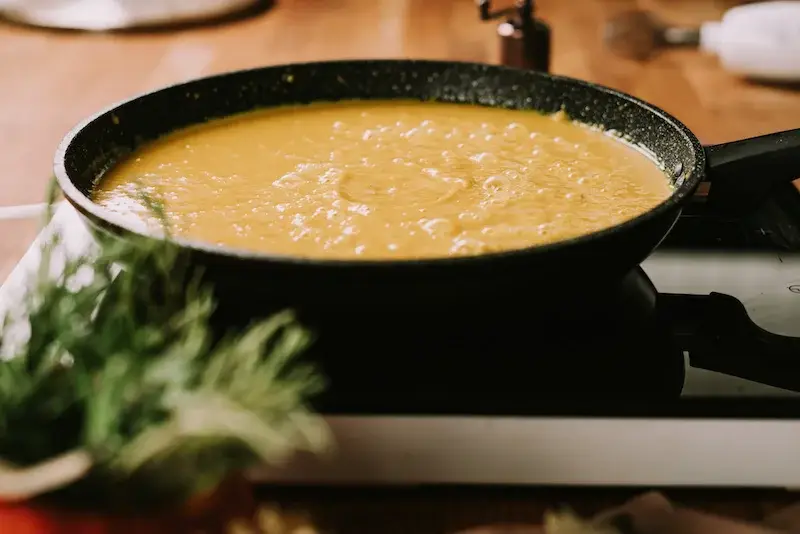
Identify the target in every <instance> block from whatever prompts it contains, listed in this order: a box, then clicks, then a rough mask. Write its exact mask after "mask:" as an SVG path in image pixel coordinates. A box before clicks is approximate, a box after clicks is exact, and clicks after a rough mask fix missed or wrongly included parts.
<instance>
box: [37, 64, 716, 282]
mask: <svg viewBox="0 0 800 534" xmlns="http://www.w3.org/2000/svg"><path fill="white" fill-rule="evenodd" d="M336 65H342V66H353V65H360V66H364V67H368V66H371V67H378V66H384V67H388V66H393V68H401V69H402V68H407V67H413V66H415V65H424V66H428V67H435V68H438V69H441V70H442V71H444V70H445V69H448V68H452V67H453V66H458V67H461V68H475V69H485V70H487V71H488V72H503V71H519V70H520V69H515V68H511V67H505V66H500V65H487V64H482V63H474V62H460V61H433V60H405V59H386V60H383V59H381V60H369V59H363V60H336V61H313V62H303V63H289V64H282V65H274V66H269V67H259V68H254V69H245V70H238V71H232V72H227V73H223V74H217V75H213V76H207V77H203V78H196V79H193V80H190V81H186V82H181V83H177V84H173V85H168V86H165V87H161V88H159V89H155V90H152V91H147V92H144V93H141V94H139V95H136V96H133V97H131V98H128V99H126V100H123V101H120V102H117V103H115V104H112V105H111V106H108V107H107V108H105V109H103V110H101V111H99V112H97V113H95V114H94V115H92V116H90V117H88V118H86V119H84V120H83V121H81V122H79V123H78V124H77V125H75V126H74V127H73V128H72V129H71V130H70V131H69V132H68V133H67V134H66V135H65V136H64V138H63V139H62V141H61V142H60V143H59V145H58V147H57V149H56V152H55V158H54V163H53V168H54V173H55V177H56V180H57V182H58V185H59V187H60V188H61V190H62V191H63V193H64V196H65V197H66V199H67V200H68V201H69V202H70V204H72V205H73V206H74V207H75V208H76V209H78V211H81V212H83V213H84V215H89V216H91V217H93V218H95V219H96V220H99V221H102V222H104V223H106V224H110V225H111V227H112V228H113V229H114V230H115V231H119V230H123V231H124V232H128V233H132V234H134V235H139V236H143V237H151V238H158V235H157V234H156V233H154V232H146V231H142V229H141V228H136V227H134V225H132V224H131V223H130V221H129V220H126V218H125V217H122V216H119V215H117V214H115V213H113V212H111V211H109V210H106V209H105V208H103V207H101V206H100V205H98V204H96V203H94V202H92V200H91V199H90V198H89V197H88V196H87V195H85V194H83V193H82V192H81V191H80V190H79V189H78V188H77V187H76V186H75V184H74V183H73V181H72V179H71V178H70V176H69V173H68V172H67V169H66V166H65V162H66V155H67V151H68V150H69V148H70V147H71V145H72V143H73V142H74V140H75V138H76V137H77V136H78V135H79V134H80V133H81V132H82V131H83V130H84V129H85V128H86V127H87V126H89V125H90V124H92V123H93V122H95V121H97V120H99V119H101V118H103V117H105V116H107V115H109V114H112V113H114V111H115V110H117V109H118V108H120V107H121V106H124V105H126V104H128V103H131V102H133V101H135V100H140V99H146V98H148V97H150V96H154V95H157V94H158V93H160V92H162V91H166V90H170V89H172V90H176V89H184V90H190V89H191V88H192V86H193V85H194V84H197V83H214V82H221V83H222V82H224V81H225V80H226V79H230V78H236V77H243V78H244V77H247V76H248V75H250V74H255V73H262V72H267V71H275V72H280V71H281V70H287V69H292V68H297V67H305V68H312V69H313V68H314V67H319V68H322V67H326V66H327V67H330V66H336ZM525 72H526V75H529V76H534V77H538V78H541V79H550V80H553V81H560V82H562V83H568V84H571V85H574V86H576V87H579V88H581V89H584V90H586V91H589V92H596V93H600V94H602V95H604V96H610V97H613V98H617V99H620V100H623V101H626V102H628V103H630V104H633V105H635V106H637V107H639V108H642V109H644V110H646V111H647V112H649V113H651V114H652V115H654V116H655V117H656V118H657V119H658V120H660V121H662V122H664V123H665V124H667V125H668V126H670V127H671V128H674V129H675V130H677V132H678V133H679V134H681V135H682V137H683V138H684V139H685V140H686V142H687V145H688V146H689V147H691V149H692V151H693V153H694V156H695V164H694V167H693V168H692V169H688V170H687V169H684V179H683V181H682V183H681V184H680V185H678V186H677V187H676V189H675V191H674V192H673V194H672V195H671V196H670V197H668V198H667V199H665V200H664V201H663V202H661V203H660V204H658V205H657V206H656V207H655V208H653V209H651V210H649V211H647V212H645V213H643V214H642V215H639V216H637V217H635V218H633V219H629V220H627V221H625V222H623V223H620V224H618V225H615V226H611V227H608V228H604V229H602V230H599V231H597V232H592V233H590V234H584V235H581V236H578V237H575V238H571V239H566V240H563V241H556V242H554V243H548V244H545V245H535V246H531V247H526V248H520V249H512V250H505V251H500V252H491V253H487V254H479V255H474V256H458V257H440V258H420V259H388V260H380V259H325V258H309V257H301V256H291V255H281V254H268V253H262V252H254V251H250V250H247V249H239V248H233V247H226V246H219V245H213V244H209V243H206V242H203V241H196V240H191V239H183V238H178V237H176V238H173V241H174V242H175V243H176V244H178V245H179V246H181V247H183V248H186V249H189V250H190V251H194V252H201V253H203V254H206V255H209V256H212V257H219V258H236V259H239V260H244V261H249V262H273V263H275V262H280V263H284V264H287V265H291V264H295V265H313V266H316V267H329V268H334V269H336V268H347V267H353V268H356V267H360V268H365V267H369V268H379V269H382V268H386V269H389V268H401V267H405V268H408V267H417V268H436V267H443V266H448V265H452V266H454V267H455V266H458V265H465V264H471V265H474V264H477V263H483V262H493V261H503V260H511V259H515V258H518V257H520V256H525V257H527V258H530V257H532V256H539V255H545V254H549V253H556V252H563V251H565V250H567V249H573V248H576V247H580V246H581V245H588V244H591V243H592V242H594V241H598V240H602V239H605V238H607V237H610V236H612V235H614V234H617V233H619V232H624V231H626V230H629V229H633V228H635V227H636V226H638V225H640V224H642V223H645V222H647V221H650V220H652V219H656V218H658V217H659V216H661V215H664V214H666V213H667V212H669V211H671V210H674V209H676V208H678V207H680V205H682V204H683V203H684V202H685V201H686V200H688V198H689V197H691V195H692V194H693V193H694V190H695V189H696V187H697V185H698V184H699V183H700V181H701V180H702V179H703V176H704V173H705V165H706V157H705V151H704V150H703V147H702V145H701V144H700V142H699V140H698V139H697V137H696V136H695V135H694V134H693V133H692V131H691V130H689V128H688V127H687V126H686V125H684V124H683V123H682V122H681V121H679V120H677V119H676V118H675V117H673V116H672V115H670V114H669V113H667V112H666V111H664V110H662V109H660V108H658V107H656V106H654V105H652V104H650V103H648V102H645V101H644V100H640V99H638V98H636V97H633V96H631V95H629V94H627V93H623V92H621V91H617V90H615V89H611V88H609V87H605V86H602V85H598V84H594V83H592V82H587V81H583V80H578V79H575V78H570V77H567V76H559V75H552V74H545V73H540V72H533V71H525ZM620 133H621V134H622V135H624V134H625V132H620ZM656 155H657V156H658V155H659V154H656ZM665 235H666V233H665Z"/></svg>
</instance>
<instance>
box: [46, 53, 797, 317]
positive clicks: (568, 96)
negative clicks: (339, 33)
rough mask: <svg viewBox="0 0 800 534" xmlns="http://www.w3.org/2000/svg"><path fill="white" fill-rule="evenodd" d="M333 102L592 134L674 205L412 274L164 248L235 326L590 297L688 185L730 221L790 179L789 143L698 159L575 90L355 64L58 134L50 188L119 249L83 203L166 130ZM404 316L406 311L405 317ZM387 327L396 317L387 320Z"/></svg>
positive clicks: (249, 80) (475, 70)
mask: <svg viewBox="0 0 800 534" xmlns="http://www.w3.org/2000/svg"><path fill="white" fill-rule="evenodd" d="M342 99H417V100H437V101H445V102H457V103H470V104H479V105H484V106H493V107H504V108H514V109H532V110H538V111H540V112H545V113H548V112H555V111H558V110H559V109H562V108H563V109H564V110H565V111H566V112H567V113H568V114H569V116H570V117H572V118H574V119H576V120H578V121H581V122H583V123H589V124H599V125H603V126H604V127H605V128H606V129H607V130H612V131H614V132H617V133H618V134H619V135H621V136H623V137H624V138H626V139H628V140H629V141H630V142H633V143H636V144H638V145H641V146H642V147H644V148H646V149H647V150H649V151H650V152H652V153H653V154H655V155H656V156H657V157H658V159H659V160H660V161H661V162H662V163H663V165H664V167H665V169H666V170H667V173H668V175H669V179H670V180H671V182H672V183H673V185H674V192H673V194H672V196H670V197H669V198H668V199H667V200H666V201H664V202H662V203H661V204H660V205H658V206H657V207H655V208H654V209H652V210H650V211H648V212H647V213H645V214H643V215H641V216H639V217H637V218H635V219H633V220H630V221H627V222H624V223H622V224H619V225H617V226H614V227H612V228H609V229H605V230H602V231H598V232H594V233H592V234H589V235H584V236H581V237H577V238H574V239H570V240H566V241H561V242H557V243H554V244H549V245H545V246H536V247H531V248H526V249H522V250H514V251H509V252H500V253H492V254H486V255H482V256H476V257H457V258H443V259H423V260H400V261H397V260H392V261H362V260H317V259H301V258H294V257H286V256H277V255H269V254H263V253H254V252H248V251H243V250H233V249H229V248H224V247H217V246H211V245H206V244H203V243H199V242H193V241H188V240H180V239H179V240H178V243H179V244H180V245H181V246H183V247H185V249H186V251H187V252H188V253H189V255H190V257H191V258H192V260H191V261H192V262H193V263H194V264H196V265H198V266H200V267H202V269H203V271H204V273H205V276H206V277H207V278H208V279H209V280H210V281H211V282H213V283H214V284H215V286H216V287H217V292H218V294H219V296H220V298H221V299H222V300H223V301H226V302H227V303H228V304H229V307H230V308H231V309H233V308H235V309H236V310H239V311H240V312H241V313H243V314H244V315H247V316H252V315H254V314H261V313H268V312H271V311H273V310H275V309H277V308H282V307H285V306H290V307H293V308H295V309H299V310H302V311H303V313H306V314H308V315H310V316H319V315H320V314H323V315H324V313H323V312H325V311H327V312H329V313H331V314H337V313H338V314H341V313H342V309H345V308H347V309H356V308H358V309H366V310H371V311H373V312H374V311H376V310H384V311H388V310H395V311H397V310H405V311H404V312H403V313H406V314H407V312H408V311H409V310H411V309H415V310H418V309H421V308H425V309H427V310H436V309H442V310H445V309H452V308H453V306H454V304H453V303H460V304H457V305H456V306H461V307H464V306H467V305H469V306H472V307H475V306H478V305H480V306H483V307H486V306H489V307H493V308H494V309H495V310H497V311H498V313H500V311H501V309H503V308H505V307H507V306H508V305H509V304H512V303H514V302H517V303H520V302H524V303H526V304H527V305H530V304H531V302H546V301H549V300H554V299H560V300H563V299H565V298H569V297H571V296H573V295H580V296H581V298H586V295H591V294H594V293H598V294H599V293H602V291H603V290H604V288H607V287H609V286H610V285H613V284H614V283H615V282H616V281H617V280H621V279H623V278H624V277H625V276H626V274H628V273H629V272H631V271H632V270H633V269H634V268H636V266H638V265H639V264H640V263H641V262H642V261H643V260H644V259H645V258H646V257H647V256H648V255H649V254H650V253H651V252H652V251H653V250H654V249H655V248H656V246H657V245H658V244H659V243H660V242H661V240H662V239H663V238H664V237H665V236H666V235H667V233H668V232H669V231H670V229H671V228H672V226H673V224H674V223H675V222H676V220H677V219H678V216H679V215H680V213H681V208H682V206H683V205H684V204H685V203H686V202H687V201H688V200H689V199H690V198H691V197H692V194H693V192H694V191H695V189H696V188H697V187H698V185H699V184H700V183H701V182H702V181H704V180H709V181H711V182H712V186H711V193H710V197H709V200H708V201H709V202H710V203H711V204H712V205H713V206H714V207H715V208H716V209H719V210H727V211H730V212H738V213H743V212H746V211H748V210H751V209H755V208H756V207H758V205H759V203H760V202H761V201H762V200H763V199H765V197H766V196H767V195H769V194H770V192H771V191H772V190H773V189H774V188H775V187H776V186H777V185H779V184H784V183H787V182H789V181H791V180H793V179H794V178H796V177H797V176H798V175H800V130H792V131H787V132H782V133H776V134H771V135H766V136H763V137H756V138H753V139H747V140H742V141H736V142H733V143H726V144H721V145H714V146H707V147H703V146H701V144H700V142H699V141H698V139H697V137H696V136H695V135H694V134H693V133H692V132H691V131H690V130H689V129H688V128H687V127H686V126H684V125H683V124H682V123H681V122H679V121H678V120H676V119H675V118H673V117H672V116H670V115H669V114H667V113H665V112H664V111H662V110H660V109H658V108H657V107H655V106H653V105H651V104H648V103H646V102H643V101H641V100H638V99H636V98H634V97H631V96H628V95H626V94H623V93H620V92H618V91H615V90H612V89H608V88H605V87H601V86H598V85H594V84H591V83H588V82H584V81H579V80H574V79H570V78H565V77H559V76H552V75H548V74H543V73H539V72H533V71H529V70H518V69H512V68H507V67H502V66H490V65H484V64H472V63H459V62H439V61H414V60H376V61H371V60H364V61H332V62H318V63H303V64H291V65H284V66H276V67H267V68H259V69H254V70H247V71H240V72H234V73H229V74H224V75H220V76H214V77H209V78H204V79H199V80H195V81H190V82H188V83H182V84H179V85H174V86H171V87H167V88H165V89H161V90H157V91H154V92H151V93H148V94H144V95H142V96H138V97H135V98H133V99H131V100H128V101H126V102H123V103H121V104H118V105H115V106H113V107H111V108H109V109H107V110H105V111H102V112H100V113H98V114H97V115H95V116H93V117H91V118H89V119H87V120H86V121H84V122H82V123H80V124H79V125H78V126H76V127H75V128H74V129H73V130H72V131H71V132H69V133H68V134H67V136H66V137H65V138H64V140H63V142H62V143H61V144H60V146H59V148H58V151H57V153H56V157H55V174H56V177H57V179H58V183H59V184H60V186H61V189H62V190H63V192H64V194H65V196H66V198H67V200H68V201H69V202H71V203H72V205H73V206H74V207H75V208H77V210H78V211H79V212H80V213H81V214H82V215H83V216H84V218H85V220H86V221H87V222H88V223H89V224H90V226H91V227H92V228H93V229H95V230H99V231H101V232H103V233H105V234H111V235H114V236H121V237H123V238H124V236H125V235H126V234H129V233H131V232H134V233H141V232H142V230H141V229H140V228H137V227H135V226H131V224H130V222H127V221H125V220H123V219H122V218H120V217H118V216H116V215H114V214H112V213H110V212H108V211H107V210H105V209H103V208H102V207H100V206H98V205H96V204H94V203H92V201H91V200H90V194H91V192H92V188H93V187H94V185H95V184H96V182H97V181H98V179H99V178H100V177H101V176H102V175H103V172H104V171H106V170H107V169H108V168H109V167H111V166H112V165H114V163H115V162H117V161H118V160H119V159H120V158H122V157H124V156H125V155H126V154H128V153H130V152H131V151H133V150H134V149H136V148H137V147H138V146H139V145H141V144H142V143H144V142H147V141H150V140H153V139H156V138H158V137H159V136H162V135H164V134H167V133H169V132H171V131H173V130H175V129H178V128H182V127H186V126H189V125H193V124H197V123H202V122H204V121H207V120H209V119H213V118H219V117H225V116H229V115H231V114H235V113H241V112H246V111H250V110H254V109H256V108H262V107H269V106H279V105H284V104H298V103H309V102H314V101H336V100H342ZM409 306H410V307H411V308H410V307H409ZM398 313H400V312H398Z"/></svg>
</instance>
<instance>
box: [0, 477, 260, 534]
mask: <svg viewBox="0 0 800 534" xmlns="http://www.w3.org/2000/svg"><path fill="white" fill-rule="evenodd" d="M255 510H256V501H255V498H254V496H253V492H252V488H251V486H250V484H249V483H248V482H247V481H246V480H244V479H243V478H234V479H230V480H228V481H226V482H224V483H223V484H221V485H220V486H219V487H218V488H217V489H216V490H215V491H213V492H212V493H210V494H208V495H203V496H200V497H196V498H193V499H192V500H191V501H190V502H188V503H186V504H185V505H184V506H183V507H182V508H181V509H180V510H178V511H175V512H171V513H162V514H159V515H151V516H146V517H145V516H130V515H117V516H114V515H108V514H93V513H91V512H76V511H70V510H60V509H58V508H56V507H53V506H48V505H45V504H41V503H37V502H14V503H3V502H0V531H2V532H4V533H5V532H9V533H13V534H184V533H186V534H193V533H195V532H197V531H198V530H201V529H202V531H203V532H208V533H209V534H211V533H215V532H220V533H223V532H224V531H225V526H226V525H227V524H228V523H229V522H231V521H232V520H234V519H236V518H251V517H252V516H253V514H254V513H255Z"/></svg>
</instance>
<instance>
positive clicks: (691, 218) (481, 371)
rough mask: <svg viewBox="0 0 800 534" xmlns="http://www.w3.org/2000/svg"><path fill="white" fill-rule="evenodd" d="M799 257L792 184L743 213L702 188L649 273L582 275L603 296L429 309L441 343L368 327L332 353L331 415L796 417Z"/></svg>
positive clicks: (328, 363)
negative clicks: (599, 278)
mask: <svg viewBox="0 0 800 534" xmlns="http://www.w3.org/2000/svg"><path fill="white" fill-rule="evenodd" d="M798 251H800V194H798V192H797V190H796V189H794V187H793V186H789V187H787V188H785V189H784V190H782V191H780V192H779V193H778V194H776V195H775V196H774V198H772V199H770V201H769V202H768V203H767V204H766V205H765V206H763V208H762V209H760V210H759V211H758V212H756V213H753V214H751V215H749V216H747V217H742V218H738V219H735V218H730V217H721V216H717V215H715V214H713V213H712V212H710V211H709V210H708V209H707V208H706V207H705V204H704V202H703V200H702V198H698V199H697V200H696V201H695V202H694V203H692V204H691V205H690V206H688V208H687V209H686V212H685V214H684V215H683V216H682V217H681V219H680V220H679V221H678V223H677V224H676V226H675V228H674V229H673V231H672V232H671V233H670V235H669V237H668V238H667V239H666V240H665V241H664V242H663V243H662V245H661V246H660V247H659V249H658V250H657V252H656V253H655V254H654V255H653V256H652V257H651V258H649V259H648V260H647V261H646V262H645V264H644V265H643V269H640V270H637V271H634V272H632V273H631V274H630V275H629V276H628V277H627V278H626V279H625V281H624V282H623V284H622V287H621V288H615V289H613V290H609V292H608V295H605V293H604V292H603V291H601V290H600V289H598V288H592V287H585V288H583V287H581V281H580V280H577V281H576V284H575V285H576V288H577V290H576V291H578V292H581V291H585V292H586V293H592V294H593V297H592V298H591V299H588V300H580V301H579V302H573V301H572V300H571V299H567V300H565V301H564V302H563V303H561V304H559V303H553V302H549V303H547V304H546V305H544V306H539V305H537V304H536V303H534V304H530V303H529V302H528V301H535V299H536V295H530V296H527V297H526V296H519V295H515V296H514V298H513V299H511V300H510V301H509V304H508V306H505V307H500V308H499V309H487V310H483V312H482V313H480V314H477V315H476V314H475V312H473V311H467V312H464V313H461V314H459V315H458V316H457V317H456V318H455V319H454V318H442V317H431V318H423V319H420V321H419V324H420V325H423V326H421V327H420V328H424V325H426V324H428V323H433V324H435V325H436V327H435V329H436V330H441V329H442V328H445V329H446V330H447V329H449V332H445V335H444V336H443V337H442V336H439V337H437V338H435V339H434V338H433V336H428V335H427V334H426V333H420V332H415V333H414V335H413V336H411V335H408V334H405V333H404V332H397V331H391V330H384V329H383V326H382V325H380V324H378V323H376V324H374V325H370V327H369V328H368V329H367V330H369V332H367V333H364V334H361V335H362V336H363V337H365V338H370V336H371V337H372V338H374V339H375V340H374V341H373V340H369V341H368V342H367V343H368V344H369V345H370V346H375V347H379V349H378V350H375V351H374V352H371V353H367V354H358V353H357V352H356V351H355V350H353V352H352V353H349V354H347V355H344V356H340V355H338V354H330V353H328V354H322V355H320V357H319V360H320V361H321V362H322V364H323V367H324V370H325V371H326V374H327V375H328V376H329V378H330V383H329V389H328V391H327V392H326V393H325V394H324V395H323V396H322V397H321V398H320V399H318V402H317V408H318V409H319V410H320V411H322V412H324V413H326V414H330V415H348V414H371V415H407V414H427V415H432V414H436V415H467V414H469V415H486V416H500V415H502V416H528V417H537V416H593V417H598V416H602V417H620V416H630V417H796V416H798V415H800V398H798V397H796V395H797V394H798V393H800V373H796V372H794V368H795V365H794V364H795V360H796V359H800V339H794V338H791V337H785V336H792V335H796V336H799V337H800V269H799V268H798V267H800V255H797V254H796V253H797V252H798ZM651 281H652V282H651ZM653 286H655V287H653ZM598 293H599V296H598ZM413 313H417V314H424V313H425V312H424V310H415V311H414V312H413ZM438 313H441V312H438ZM452 313H459V312H456V311H455V310H454V311H453V312H452ZM781 334H782V335H781ZM347 335H348V336H352V335H353V334H352V332H349V333H348V334H347ZM437 335H438V334H437ZM381 339H383V340H386V339H391V340H392V341H391V343H386V342H383V343H381V342H380V341H379V340H381ZM421 340H422V342H421ZM322 352H324V350H322ZM354 362H357V364H356V363H354Z"/></svg>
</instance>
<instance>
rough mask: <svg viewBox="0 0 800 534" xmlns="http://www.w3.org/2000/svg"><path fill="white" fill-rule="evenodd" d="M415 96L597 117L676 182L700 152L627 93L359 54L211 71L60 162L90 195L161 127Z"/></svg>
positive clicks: (81, 137)
mask: <svg viewBox="0 0 800 534" xmlns="http://www.w3.org/2000/svg"><path fill="white" fill-rule="evenodd" d="M395 98H396V99H406V100H407V99H416V100H435V101H442V102H454V103H469V104H478V105H485V106H499V107H504V108H511V109H534V110H537V111H540V112H543V113H552V112H556V111H558V110H560V109H563V110H564V111H566V113H567V114H568V115H569V116H570V117H571V118H573V119H575V120H577V121H579V122H582V123H585V124H592V125H600V126H602V127H603V128H604V129H606V130H608V131H613V132H615V133H618V134H620V135H621V136H623V137H624V138H625V139H626V140H627V141H629V142H631V143H634V144H636V145H639V146H641V147H642V148H644V149H646V150H647V151H649V152H651V153H652V154H653V155H654V156H655V158H656V159H657V160H658V161H659V162H660V163H661V164H662V165H664V167H665V169H666V170H667V172H668V174H669V175H671V176H672V179H673V182H674V184H675V185H676V186H678V188H677V191H678V192H680V191H681V189H683V188H682V187H681V186H682V185H684V184H685V183H686V182H687V181H693V180H687V178H688V177H689V175H690V174H691V171H692V170H696V167H699V165H698V159H700V158H701V156H700V151H699V150H698V149H699V146H697V143H696V141H695V140H694V138H693V136H691V134H690V133H689V132H688V131H686V130H685V128H683V127H682V126H681V125H680V124H679V123H677V122H675V121H672V120H671V119H670V118H668V117H667V118H665V117H664V116H662V115H661V114H660V113H659V112H658V111H657V110H653V109H648V107H645V106H643V105H642V104H640V103H638V102H637V101H635V100H633V99H630V98H628V97H626V96H624V95H621V94H618V93H615V92H612V91H608V90H605V89H603V88H600V87H597V86H593V85H591V84H588V83H584V82H577V81H575V80H570V79H565V78H559V77H551V76H547V75H543V74H539V73H536V72H533V71H523V70H516V69H508V68H504V67H496V66H488V65H477V64H469V63H446V62H424V61H420V62H418V61H360V62H359V61H356V62H327V63H309V64H298V65H290V66H282V67H270V68H264V69H258V70H252V71H242V72H236V73H232V74H227V75H222V76H217V77H212V78H205V79H201V80H197V81H193V82H189V83H186V84H181V85H177V86H172V87H169V88H166V89H163V90H160V91H156V92H154V93H150V94H148V95H145V96H142V97H139V98H136V99H133V100H131V101H128V102H126V103H124V104H122V105H120V106H117V107H115V108H113V109H112V110H109V111H106V112H104V113H102V114H100V115H98V116H97V117H95V118H94V119H92V120H90V121H89V122H88V123H87V124H85V125H83V127H79V129H77V130H76V133H75V134H74V136H73V137H72V139H71V140H70V141H69V142H68V146H67V147H66V150H65V153H64V162H63V163H64V165H65V168H66V170H67V173H68V175H69V178H70V179H71V180H72V182H73V185H75V186H76V187H77V188H78V189H79V190H80V192H81V193H83V194H84V195H86V196H88V195H89V194H90V193H91V190H92V188H93V187H94V184H95V183H96V182H97V180H98V179H99V178H100V177H101V176H102V175H103V173H104V172H105V170H107V169H108V168H109V167H111V166H113V165H114V163H115V162H117V161H118V160H119V159H120V158H121V157H124V156H125V155H126V154H128V153H130V152H132V151H133V150H135V149H136V148H137V147H139V146H140V145H142V144H143V143H146V142H148V141H152V140H155V139H157V138H159V137H161V136H163V135H165V134H168V133H170V132H173V131H175V130H178V129H180V128H184V127H187V126H191V125H194V124H198V123H202V122H206V121H208V120H210V119H215V118H221V117H226V116H230V115H233V114H238V113H244V112H247V111H252V110H255V109H259V108H264V107H272V106H280V105H286V104H305V103H311V102H315V101H338V100H347V99H379V100H386V99H395Z"/></svg>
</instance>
